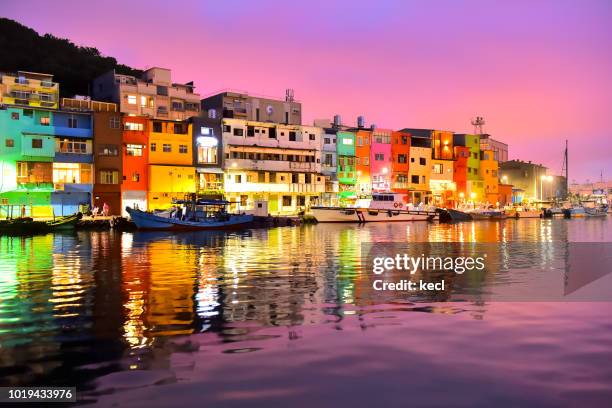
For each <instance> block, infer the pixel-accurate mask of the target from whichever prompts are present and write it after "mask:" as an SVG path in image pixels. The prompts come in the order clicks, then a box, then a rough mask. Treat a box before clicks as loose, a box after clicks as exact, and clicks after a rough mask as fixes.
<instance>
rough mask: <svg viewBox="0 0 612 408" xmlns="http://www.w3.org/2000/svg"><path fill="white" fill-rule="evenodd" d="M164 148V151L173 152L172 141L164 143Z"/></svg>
mask: <svg viewBox="0 0 612 408" xmlns="http://www.w3.org/2000/svg"><path fill="white" fill-rule="evenodd" d="M162 150H163V152H164V153H172V145H171V144H170V143H164V144H163V145H162Z"/></svg>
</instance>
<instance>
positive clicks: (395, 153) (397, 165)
mask: <svg viewBox="0 0 612 408" xmlns="http://www.w3.org/2000/svg"><path fill="white" fill-rule="evenodd" d="M391 157H392V160H391V189H392V191H394V192H396V193H403V194H408V187H409V186H410V181H409V180H408V177H409V174H408V170H409V163H410V133H407V132H401V131H397V132H392V133H391Z"/></svg>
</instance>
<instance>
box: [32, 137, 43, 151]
mask: <svg viewBox="0 0 612 408" xmlns="http://www.w3.org/2000/svg"><path fill="white" fill-rule="evenodd" d="M42 147H43V141H42V139H32V149H42Z"/></svg>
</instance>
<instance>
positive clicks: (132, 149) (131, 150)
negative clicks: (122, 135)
mask: <svg viewBox="0 0 612 408" xmlns="http://www.w3.org/2000/svg"><path fill="white" fill-rule="evenodd" d="M143 147H144V146H143V145H140V144H127V145H125V154H126V155H128V156H142V149H143Z"/></svg>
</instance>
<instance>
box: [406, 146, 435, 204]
mask: <svg viewBox="0 0 612 408" xmlns="http://www.w3.org/2000/svg"><path fill="white" fill-rule="evenodd" d="M410 143H411V144H410V164H409V165H410V169H409V172H408V175H409V178H408V180H409V182H410V184H409V187H408V189H409V194H408V202H411V203H413V204H415V205H419V204H421V203H423V204H429V203H430V202H431V190H430V188H429V180H430V178H431V139H430V138H425V137H415V136H412V137H411V141H410Z"/></svg>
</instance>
